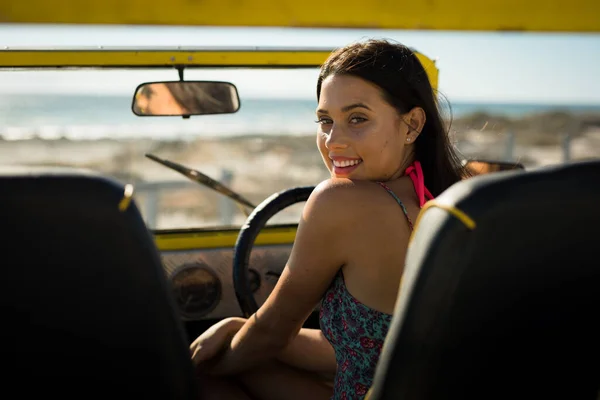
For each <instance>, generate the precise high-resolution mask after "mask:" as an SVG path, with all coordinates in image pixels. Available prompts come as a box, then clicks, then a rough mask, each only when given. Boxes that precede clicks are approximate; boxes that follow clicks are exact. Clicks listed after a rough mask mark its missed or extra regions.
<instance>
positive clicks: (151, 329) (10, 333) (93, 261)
mask: <svg viewBox="0 0 600 400" xmlns="http://www.w3.org/2000/svg"><path fill="white" fill-rule="evenodd" d="M125 192H126V189H125V187H124V186H123V185H122V184H119V183H117V182H115V181H112V180H108V179H105V178H102V177H99V176H96V175H93V174H88V173H83V172H76V171H66V172H65V171H60V170H59V171H53V172H39V173H36V172H31V171H23V170H9V171H3V172H1V171H0V222H1V224H2V230H3V235H2V236H3V239H2V258H3V263H2V266H3V275H2V279H1V280H0V318H2V326H1V328H0V346H1V347H2V351H1V356H2V357H1V360H0V362H1V363H2V364H3V367H4V368H3V371H4V372H3V373H2V382H3V384H2V390H5V391H6V390H8V392H11V391H12V392H13V393H18V394H17V396H18V397H20V398H42V396H44V397H57V398H61V399H65V398H90V397H93V398H100V397H102V398H114V397H122V396H123V397H125V398H138V399H160V398H162V399H192V398H194V397H195V396H196V388H195V382H194V376H193V368H192V365H191V361H190V356H189V349H188V345H187V339H186V337H185V333H184V330H183V327H182V325H181V322H180V321H179V319H178V317H177V313H176V311H175V307H174V305H173V301H172V299H171V297H170V296H171V295H170V292H169V289H168V287H167V284H166V279H165V275H164V272H163V269H162V264H161V259H160V257H159V254H158V251H157V249H156V247H155V245H154V241H153V239H152V235H151V234H150V232H149V231H148V230H147V228H146V226H145V224H144V221H143V219H142V217H141V215H140V213H139V211H138V208H137V207H136V205H135V203H134V202H133V201H131V202H129V199H128V198H127V196H126V195H125ZM12 386H14V387H13V388H12V389H14V391H13V390H10V388H11V387H12Z"/></svg>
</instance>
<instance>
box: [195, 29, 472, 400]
mask: <svg viewBox="0 0 600 400" xmlns="http://www.w3.org/2000/svg"><path fill="white" fill-rule="evenodd" d="M317 99H318V109H317V123H318V132H317V146H318V148H319V151H320V152H321V155H322V157H323V162H324V163H325V165H326V167H327V168H328V169H329V170H330V172H331V179H328V180H326V181H324V182H322V183H321V184H319V185H318V186H317V187H316V189H315V190H314V192H313V193H312V195H311V196H310V198H309V199H308V201H307V202H306V205H305V208H304V210H303V214H302V218H301V221H300V224H299V226H298V231H297V235H296V240H295V242H294V246H293V249H292V252H291V255H290V258H289V261H288V263H287V265H286V268H285V269H284V272H283V274H282V276H281V278H280V279H279V282H278V283H277V286H276V287H275V289H274V290H273V292H272V293H271V295H270V296H269V298H268V299H267V301H266V302H265V303H264V305H263V306H262V307H261V308H260V310H258V311H257V312H256V314H254V315H253V316H252V317H251V318H249V319H248V320H243V319H238V318H232V319H228V320H225V321H222V322H221V323H219V324H218V325H215V326H214V327H213V328H211V329H210V330H209V331H207V332H206V333H204V334H203V335H201V336H200V337H199V338H198V339H197V340H196V341H194V343H193V344H192V346H191V351H192V359H193V360H194V362H195V363H196V364H197V365H198V367H199V370H200V371H203V372H204V373H205V374H207V375H212V376H213V377H214V376H220V377H222V378H223V380H222V382H223V385H222V386H219V385H218V383H217V381H216V380H215V379H207V378H206V376H204V379H203V382H202V385H203V389H204V390H205V391H206V392H208V391H212V392H213V393H216V392H217V391H218V390H228V389H229V390H237V388H242V389H243V392H242V391H239V392H237V395H238V396H239V398H248V397H244V396H246V394H248V395H249V396H250V398H260V399H266V398H269V399H278V398H281V399H294V398H310V399H329V398H333V399H345V398H347V399H362V398H363V397H364V396H365V394H366V392H367V390H368V389H369V387H370V386H371V383H372V379H373V375H374V371H375V366H376V364H377V361H378V359H379V354H380V352H381V347H382V345H383V341H384V339H385V336H386V334H387V331H388V327H389V324H390V320H391V318H392V313H393V310H394V305H395V302H396V298H397V295H398V288H399V283H400V278H401V276H402V272H403V268H404V262H405V256H406V251H407V247H408V240H409V236H410V234H411V230H412V228H413V221H414V220H415V218H416V216H417V214H418V213H419V210H420V208H421V207H422V206H423V204H424V203H425V202H426V201H427V200H428V199H431V198H433V197H434V196H437V195H438V194H440V193H441V192H442V191H444V190H445V189H446V188H448V187H449V186H450V185H452V184H453V183H455V182H458V181H459V180H460V179H461V175H462V174H463V171H462V167H461V164H460V160H459V159H458V157H457V155H456V154H455V152H454V149H453V147H452V146H451V144H450V142H449V140H448V135H447V132H446V130H445V128H444V124H443V122H442V119H441V118H440V115H439V112H438V110H437V106H436V100H435V95H434V93H433V91H432V88H431V86H430V83H429V80H428V78H427V74H426V72H425V70H424V69H423V67H422V65H421V63H420V62H419V60H418V59H417V57H416V56H415V54H414V53H413V52H412V51H411V50H410V49H408V48H407V47H405V46H403V45H400V44H392V43H390V42H387V41H383V40H369V41H367V42H364V43H356V44H352V45H349V46H347V47H344V48H342V49H339V50H337V51H335V52H333V53H332V54H331V56H330V57H329V59H328V60H327V61H326V62H325V64H324V65H323V66H322V68H321V72H320V75H319V78H318V82H317ZM319 302H321V312H320V324H321V329H320V330H312V329H303V328H301V327H302V324H303V322H304V321H305V320H306V318H307V317H308V316H309V314H310V313H311V312H312V310H313V309H314V308H315V306H316V305H317V304H318V303H319ZM327 373H329V374H330V375H335V378H334V380H333V384H332V385H328V384H327V382H325V380H324V379H323V376H325V375H326V374H327ZM232 377H235V382H237V383H238V384H240V385H239V386H237V387H234V386H232V383H233V382H234V380H233V379H232ZM227 379H228V380H227ZM204 385H208V386H204ZM234 388H235V389H234ZM234 395H235V394H234V393H228V394H224V393H220V394H219V395H217V397H219V396H220V397H222V398H224V397H225V396H227V397H228V398H234V397H233V396H234Z"/></svg>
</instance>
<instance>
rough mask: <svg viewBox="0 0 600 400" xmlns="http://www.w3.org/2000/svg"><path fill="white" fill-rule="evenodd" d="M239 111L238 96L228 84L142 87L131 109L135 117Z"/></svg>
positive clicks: (152, 84) (148, 84) (174, 83)
mask: <svg viewBox="0 0 600 400" xmlns="http://www.w3.org/2000/svg"><path fill="white" fill-rule="evenodd" d="M239 108H240V100H239V96H238V92H237V89H236V87H235V86H234V85H233V84H232V83H229V82H211V81H171V82H146V83H142V84H141V85H139V86H138V87H137V88H136V90H135V94H134V96H133V102H132V105H131V109H132V111H133V113H134V114H135V115H138V116H190V115H208V114H231V113H235V112H236V111H238V110H239Z"/></svg>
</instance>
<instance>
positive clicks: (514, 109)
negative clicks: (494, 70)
mask: <svg viewBox="0 0 600 400" xmlns="http://www.w3.org/2000/svg"><path fill="white" fill-rule="evenodd" d="M450 103H451V107H452V116H453V118H460V117H464V116H466V115H469V114H473V113H478V112H484V113H488V114H492V115H498V116H506V117H510V118H518V117H523V116H526V115H529V114H536V113H543V112H548V111H566V112H571V113H588V112H595V113H600V104H597V105H560V104H556V105H551V104H550V105H549V104H516V103H504V104H502V103H475V102H473V103H469V102H453V101H450ZM442 104H444V103H442ZM315 108H316V100H310V99H308V100H307V99H276V98H242V99H241V108H240V110H239V111H238V112H237V113H235V114H229V115H212V116H201V117H191V118H190V119H188V120H184V119H182V118H178V117H138V116H136V115H134V114H133V113H132V112H131V97H130V96H118V95H102V96H93V95H73V94H37V95H34V94H0V139H3V140H22V139H28V138H34V137H39V138H42V139H48V140H51V139H60V138H66V139H73V140H85V139H90V140H94V139H100V138H113V139H133V138H151V139H160V140H182V139H184V140H185V139H190V140H192V139H195V138H198V137H215V136H237V135H282V134H283V135H304V134H309V133H312V132H315V130H316V125H315ZM443 112H444V113H445V114H447V110H446V109H444V110H443Z"/></svg>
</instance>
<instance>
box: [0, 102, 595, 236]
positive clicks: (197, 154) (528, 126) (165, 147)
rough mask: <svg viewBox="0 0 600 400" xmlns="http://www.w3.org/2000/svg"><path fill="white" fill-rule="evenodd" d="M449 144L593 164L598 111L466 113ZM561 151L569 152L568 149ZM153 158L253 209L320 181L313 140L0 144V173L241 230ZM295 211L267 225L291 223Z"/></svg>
mask: <svg viewBox="0 0 600 400" xmlns="http://www.w3.org/2000/svg"><path fill="white" fill-rule="evenodd" d="M450 138H451V140H452V142H453V143H454V144H455V145H456V147H457V148H458V149H459V151H460V152H461V154H462V155H463V156H464V157H465V158H478V159H492V160H512V161H518V162H521V163H522V164H524V165H525V167H526V168H535V167H539V166H544V165H550V164H557V163H561V162H563V161H564V160H565V159H568V160H572V161H574V160H583V159H590V158H598V157H600V113H597V114H596V113H587V114H574V113H565V112H547V113H541V114H537V115H530V116H525V117H521V118H516V119H515V118H513V119H511V118H508V117H498V116H493V115H489V114H485V113H474V114H470V115H468V116H464V117H461V118H457V119H455V120H454V121H452V124H451V128H450ZM567 144H568V148H569V151H568V152H567V151H566V145H567ZM146 153H151V154H154V155H156V156H158V157H161V158H163V159H168V160H171V161H174V162H177V163H180V164H183V165H185V166H187V167H190V168H194V169H197V170H199V171H201V172H202V173H204V174H206V175H208V176H210V177H211V178H213V179H217V180H221V179H225V182H224V183H225V184H226V185H227V186H229V187H230V188H232V189H233V190H234V191H236V192H238V193H240V194H241V195H242V196H244V197H245V198H247V199H248V200H250V201H251V202H253V203H254V204H258V203H260V202H261V201H263V200H264V199H266V198H267V197H268V196H270V195H271V194H273V193H275V192H278V191H281V190H285V189H288V188H292V187H296V186H305V185H316V184H318V183H319V182H320V181H322V180H324V179H326V178H327V177H328V171H327V170H326V168H325V167H324V165H323V162H322V160H321V156H320V154H319V153H318V151H317V149H316V144H315V134H314V133H313V132H306V133H304V134H298V135H289V134H285V135H277V134H272V133H271V134H269V135H258V134H254V135H240V136H228V137H202V138H199V137H196V138H189V137H187V138H173V139H169V140H160V139H151V138H140V139H136V138H132V137H129V138H124V139H110V138H101V139H95V140H85V139H80V140H74V139H66V138H57V139H52V140H48V139H42V138H39V137H33V138H28V139H20V140H19V139H17V140H1V141H0V161H1V163H2V164H4V165H32V166H71V167H76V168H84V169H91V170H95V171H98V172H100V173H102V174H105V175H107V176H111V177H113V178H115V179H117V180H119V181H121V182H123V183H132V184H133V185H134V187H136V194H135V196H136V201H137V203H138V205H139V207H140V208H141V209H142V212H143V214H144V217H145V218H146V220H147V222H148V225H149V226H150V227H151V228H160V229H171V228H192V227H207V226H217V225H223V224H233V225H237V226H239V225H240V224H241V223H243V221H244V219H245V216H244V214H243V213H242V212H241V211H240V210H239V209H238V208H237V207H235V206H234V205H233V203H232V202H231V201H230V200H228V199H225V198H224V197H223V196H222V195H220V194H218V193H216V192H214V191H212V190H209V189H205V188H202V187H200V186H199V185H198V184H196V183H192V182H191V181H189V180H187V179H186V178H185V177H183V176H182V175H180V174H179V173H177V172H175V171H172V170H170V169H168V168H166V167H164V166H162V165H160V164H157V163H156V162H154V161H152V160H149V159H148V158H146V157H145V154H146ZM301 209H302V205H298V206H294V207H291V208H290V209H288V210H284V211H283V212H282V213H281V214H280V215H278V216H276V217H274V218H273V220H272V221H270V223H274V222H297V221H298V218H299V214H300V211H301Z"/></svg>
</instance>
